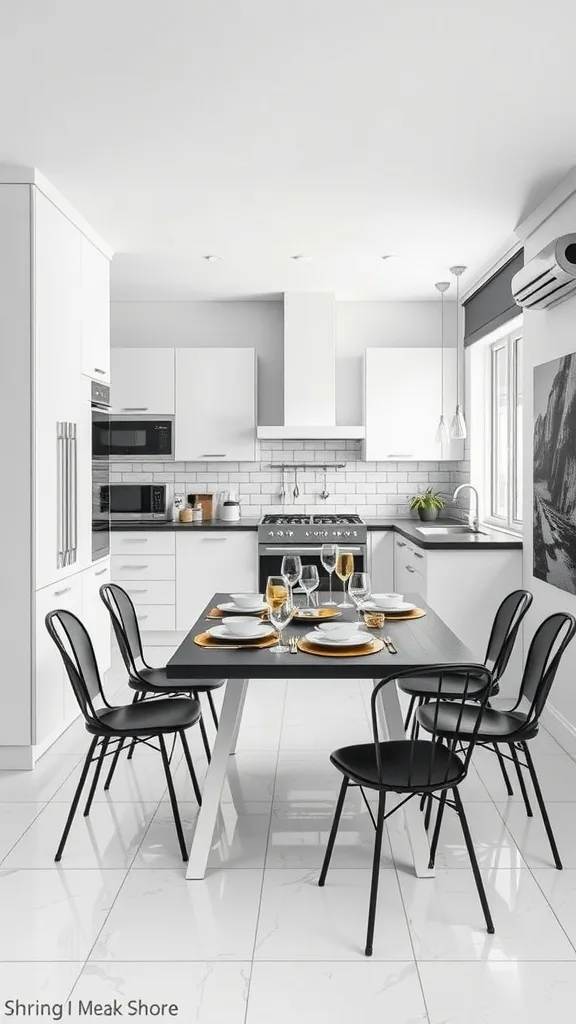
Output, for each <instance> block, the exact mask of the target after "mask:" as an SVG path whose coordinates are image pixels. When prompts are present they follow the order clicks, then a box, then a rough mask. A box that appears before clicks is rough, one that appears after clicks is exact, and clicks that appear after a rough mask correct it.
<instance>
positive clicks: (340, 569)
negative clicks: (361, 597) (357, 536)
mask: <svg viewBox="0 0 576 1024" xmlns="http://www.w3.org/2000/svg"><path fill="white" fill-rule="evenodd" d="M353 572H354V555H353V554H352V552H351V551H340V549H338V556H337V558H336V575H337V577H338V579H340V580H342V589H343V592H344V600H343V601H341V602H340V604H339V605H338V607H339V608H353V607H354V606H353V605H351V604H350V601H347V600H346V580H349V579H350V577H351V575H352V573H353Z"/></svg>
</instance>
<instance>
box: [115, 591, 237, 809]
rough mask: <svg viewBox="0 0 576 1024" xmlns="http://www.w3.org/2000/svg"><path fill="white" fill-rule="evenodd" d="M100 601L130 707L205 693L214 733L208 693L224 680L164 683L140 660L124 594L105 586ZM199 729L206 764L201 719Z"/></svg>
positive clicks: (162, 673) (160, 673) (161, 672)
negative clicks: (129, 694)
mask: <svg viewBox="0 0 576 1024" xmlns="http://www.w3.org/2000/svg"><path fill="white" fill-rule="evenodd" d="M100 597H101V598H102V601H103V602H104V604H105V606H106V608H107V610H108V613H109V615H110V619H111V621H112V627H113V629H114V633H115V636H116V640H117V642H118V646H119V648H120V653H121V654H122V659H123V661H124V665H125V666H126V671H127V672H128V685H129V686H130V687H131V689H133V690H135V691H136V693H135V695H134V703H135V704H136V703H139V702H141V701H144V700H146V699H147V698H151V697H154V698H156V697H172V696H181V695H185V696H189V697H190V696H191V697H193V698H194V699H195V700H197V701H200V694H201V693H205V694H206V697H207V700H208V703H209V706H210V711H211V713H212V718H213V720H214V726H215V728H216V729H218V715H217V714H216V708H215V707H214V701H213V699H212V693H211V691H212V690H216V689H218V687H220V686H223V685H224V682H225V680H224V679H194V680H193V681H191V680H190V679H168V676H167V674H166V668H152V667H151V666H150V665H147V664H146V662H145V660H144V651H143V648H142V637H141V635H140V627H139V625H138V618H137V616H136V609H135V608H134V605H133V603H132V599H131V598H130V596H129V595H128V594H127V593H126V591H125V590H124V589H123V588H122V587H119V586H118V584H117V583H105V584H104V585H103V586H102V587H100ZM199 725H200V733H201V736H202V742H203V744H204V750H205V751H206V759H207V760H208V762H210V757H211V751H210V744H209V742H208V736H207V734H206V727H205V725H204V719H203V717H202V715H201V716H200V721H199ZM121 751H122V746H119V748H118V751H117V753H116V757H115V759H114V760H113V761H112V764H111V766H110V771H109V773H108V778H107V779H106V784H105V787H104V788H105V789H108V788H109V786H110V783H111V781H112V776H113V775H114V771H115V769H116V764H117V761H118V758H119V756H120V753H121ZM133 754H134V744H133V743H132V744H131V746H130V750H129V752H128V758H129V759H130V758H131V757H132V756H133Z"/></svg>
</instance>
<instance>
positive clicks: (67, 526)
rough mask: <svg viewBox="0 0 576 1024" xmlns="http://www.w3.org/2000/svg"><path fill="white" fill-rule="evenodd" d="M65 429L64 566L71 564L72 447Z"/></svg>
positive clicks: (65, 427)
mask: <svg viewBox="0 0 576 1024" xmlns="http://www.w3.org/2000/svg"><path fill="white" fill-rule="evenodd" d="M62 426H63V428H64V497H63V500H64V565H69V564H70V445H69V443H68V424H67V423H63V424H62Z"/></svg>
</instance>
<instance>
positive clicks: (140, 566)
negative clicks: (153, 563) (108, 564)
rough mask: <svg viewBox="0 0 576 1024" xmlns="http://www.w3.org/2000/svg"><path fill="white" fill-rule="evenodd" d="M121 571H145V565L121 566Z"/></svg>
mask: <svg viewBox="0 0 576 1024" xmlns="http://www.w3.org/2000/svg"><path fill="white" fill-rule="evenodd" d="M120 568H121V569H147V568H148V566H147V565H121V566H120Z"/></svg>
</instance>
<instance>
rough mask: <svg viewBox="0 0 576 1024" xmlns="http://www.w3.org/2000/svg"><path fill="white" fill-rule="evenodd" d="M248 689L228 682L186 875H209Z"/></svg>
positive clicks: (244, 684)
mask: <svg viewBox="0 0 576 1024" xmlns="http://www.w3.org/2000/svg"><path fill="white" fill-rule="evenodd" d="M247 689H248V680H247V679H229V680H228V682H227V683H226V692H225V694H224V700H223V702H222V709H221V711H220V722H219V725H218V732H217V733H216V740H215V742H214V748H213V750H212V760H211V761H210V764H209V766H208V771H207V773H206V779H205V781H204V791H203V793H202V807H201V808H200V813H199V815H198V821H197V823H196V830H195V832H194V838H193V840H192V848H191V850H190V858H189V860H188V870H187V872H186V878H204V875H205V874H206V865H207V863H208V857H209V856H210V849H211V847H212V840H213V838H214V829H215V827H216V820H217V818H218V810H219V808H220V800H221V798H222V788H223V786H224V782H225V779H226V771H227V769H228V758H229V757H230V754H231V752H232V747H233V745H234V743H235V739H236V736H237V735H238V727H239V724H240V718H241V716H242V708H243V707H244V700H245V697H246V690H247Z"/></svg>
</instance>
